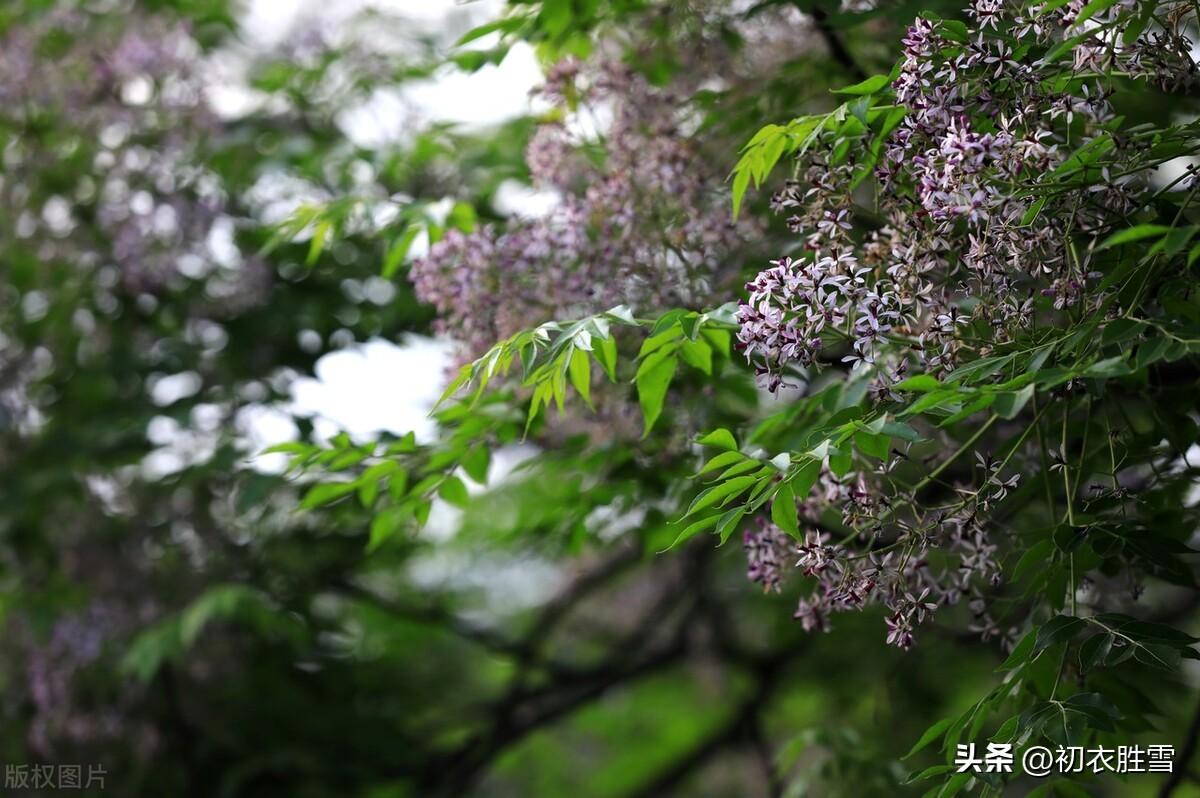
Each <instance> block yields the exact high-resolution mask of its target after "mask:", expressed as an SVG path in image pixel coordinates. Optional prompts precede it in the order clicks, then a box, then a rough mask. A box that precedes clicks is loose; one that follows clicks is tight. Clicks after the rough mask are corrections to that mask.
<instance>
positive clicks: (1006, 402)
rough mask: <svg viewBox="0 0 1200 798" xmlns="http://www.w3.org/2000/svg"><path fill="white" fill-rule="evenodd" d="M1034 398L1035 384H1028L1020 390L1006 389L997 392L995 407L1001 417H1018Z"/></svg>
mask: <svg viewBox="0 0 1200 798" xmlns="http://www.w3.org/2000/svg"><path fill="white" fill-rule="evenodd" d="M1031 398H1033V386H1032V385H1026V386H1025V387H1024V388H1022V389H1021V390H1019V391H1015V392H1014V391H1004V392H1002V393H998V394H996V401H995V403H994V404H993V409H994V410H995V412H996V415H998V416H1000V418H1016V417H1017V416H1018V415H1020V413H1021V410H1022V409H1023V408H1024V407H1025V405H1026V404H1028V403H1029V400H1030V399H1031Z"/></svg>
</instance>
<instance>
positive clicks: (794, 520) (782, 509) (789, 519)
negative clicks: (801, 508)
mask: <svg viewBox="0 0 1200 798" xmlns="http://www.w3.org/2000/svg"><path fill="white" fill-rule="evenodd" d="M771 520H772V521H774V522H775V526H777V527H779V528H780V529H782V530H783V531H784V532H787V533H788V534H789V535H791V536H792V537H794V538H798V537H800V524H799V516H798V514H797V510H796V496H795V494H793V493H792V486H791V485H789V484H788V483H786V482H784V483H783V484H782V485H780V486H779V489H778V490H777V491H775V499H774V500H773V501H772V502H771Z"/></svg>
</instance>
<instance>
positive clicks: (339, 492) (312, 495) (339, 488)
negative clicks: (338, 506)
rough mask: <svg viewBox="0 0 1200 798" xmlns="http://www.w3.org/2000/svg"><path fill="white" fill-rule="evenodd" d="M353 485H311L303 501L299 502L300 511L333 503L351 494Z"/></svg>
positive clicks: (334, 483) (330, 483)
mask: <svg viewBox="0 0 1200 798" xmlns="http://www.w3.org/2000/svg"><path fill="white" fill-rule="evenodd" d="M355 484H356V483H354V482H323V483H321V484H320V485H313V486H312V487H311V488H309V489H308V493H306V494H304V500H303V501H301V502H300V509H301V510H311V509H313V508H315V507H321V506H323V505H326V504H330V503H332V502H335V501H337V500H338V499H340V498H342V497H343V496H346V495H348V494H351V493H353V492H354V490H355Z"/></svg>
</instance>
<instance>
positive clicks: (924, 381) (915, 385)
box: [893, 374, 942, 393]
mask: <svg viewBox="0 0 1200 798" xmlns="http://www.w3.org/2000/svg"><path fill="white" fill-rule="evenodd" d="M941 387H942V384H941V383H940V382H938V381H937V378H936V377H931V376H930V375H928V374H917V375H914V376H912V377H909V378H908V379H906V380H901V381H900V382H899V383H897V384H896V385H895V386H894V387H893V390H897V391H914V392H916V393H927V392H928V391H936V390H937V389H938V388H941Z"/></svg>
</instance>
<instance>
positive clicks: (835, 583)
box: [744, 458, 1016, 649]
mask: <svg viewBox="0 0 1200 798" xmlns="http://www.w3.org/2000/svg"><path fill="white" fill-rule="evenodd" d="M979 469H980V487H978V488H976V489H974V490H971V489H968V488H966V487H961V488H960V489H959V490H958V493H959V495H960V496H961V497H962V499H961V501H960V502H958V503H957V504H956V505H955V506H953V507H950V508H945V509H942V510H939V511H935V512H933V513H929V514H927V515H919V514H917V513H911V512H905V507H906V506H910V505H911V504H912V502H911V501H908V500H909V499H911V497H890V498H888V499H883V498H881V497H878V496H876V495H875V494H874V493H873V492H872V491H871V490H870V489H869V484H868V481H867V478H866V476H865V475H863V474H859V475H856V476H853V477H851V478H849V479H847V480H845V481H843V480H838V479H837V478H835V477H833V476H832V475H830V474H828V473H826V474H822V476H821V478H820V480H819V483H818V485H817V488H816V490H815V491H814V492H813V495H812V496H810V497H808V498H807V499H806V500H805V501H803V502H802V503H801V504H800V507H799V509H800V515H801V518H802V519H804V522H805V523H806V524H807V525H808V526H809V531H808V532H807V533H806V535H805V538H804V542H803V543H800V544H798V545H797V544H795V543H794V542H793V541H791V539H790V538H788V537H787V536H786V535H785V533H784V532H783V531H782V530H780V529H779V528H778V527H776V526H775V525H774V524H771V523H769V522H767V521H765V520H762V519H760V520H758V521H757V522H756V523H757V526H756V528H755V529H753V530H751V531H747V532H746V533H745V542H744V548H745V551H746V557H747V561H748V577H749V579H750V580H751V581H753V582H757V583H760V584H762V585H764V587H766V588H767V589H770V590H774V591H778V590H779V589H780V586H781V584H782V582H783V580H784V579H785V578H786V577H788V576H789V575H792V574H797V573H798V575H800V576H803V577H808V578H810V579H812V580H814V581H815V585H814V587H813V589H812V591H811V592H810V593H809V594H808V595H806V596H804V597H803V598H801V599H800V601H799V603H798V604H797V607H796V611H795V614H794V617H795V618H796V620H798V621H799V622H800V624H801V625H802V626H803V627H804V629H805V630H806V631H814V630H816V631H828V630H829V629H830V628H831V619H832V616H833V615H834V614H836V613H839V612H847V611H854V610H860V609H862V608H863V607H865V606H868V605H871V604H877V605H881V606H883V607H885V608H886V610H887V615H886V625H887V642H888V643H889V644H892V645H896V646H899V647H901V648H905V649H907V648H908V647H910V646H911V645H912V643H913V639H914V630H915V629H916V628H917V627H918V626H920V625H921V624H922V623H923V622H924V621H925V620H926V619H927V618H928V617H929V616H930V615H931V614H932V613H933V612H934V611H936V610H937V609H938V608H940V607H943V606H952V605H957V604H960V603H962V602H964V601H965V602H966V603H967V606H968V607H969V609H970V611H971V614H972V617H973V622H972V625H971V628H972V630H974V631H976V632H978V633H979V634H981V635H982V636H983V637H984V638H985V639H987V638H992V637H996V638H1000V639H1002V640H1003V641H1005V642H1006V643H1007V642H1011V637H1012V635H1013V633H1014V632H1013V630H1011V629H1001V628H1000V626H999V625H998V624H997V623H996V622H995V620H994V619H993V618H992V617H991V615H990V614H989V611H988V602H987V592H986V591H987V590H988V588H990V587H993V586H995V585H996V584H997V583H998V582H999V580H1000V565H999V562H998V560H997V552H998V549H997V546H996V545H995V544H994V543H993V542H992V541H991V540H990V539H989V536H988V533H987V530H986V527H985V525H984V523H983V521H982V518H983V514H984V513H985V512H986V511H987V510H988V509H989V508H990V507H991V505H992V503H994V502H996V501H999V500H1001V499H1003V498H1004V497H1005V495H1007V492H1008V490H1010V489H1011V488H1013V487H1014V486H1015V485H1016V477H1015V476H1014V477H1010V478H1008V479H1002V478H1001V477H1000V473H999V472H1000V470H1001V469H1000V468H999V464H998V463H995V462H993V461H991V460H989V459H986V458H983V459H982V460H981V462H980V463H979ZM830 509H839V510H841V513H842V520H843V523H845V524H846V525H847V526H850V527H851V528H854V529H856V530H864V531H863V532H861V533H855V534H853V535H851V536H850V537H849V538H847V539H844V540H842V541H838V542H835V541H833V540H832V538H831V536H830V533H828V532H823V531H818V529H819V525H820V518H821V517H822V515H824V514H825V513H826V512H827V511H829V510H830ZM863 539H865V540H867V541H868V543H869V545H867V546H866V547H865V548H864V550H862V551H861V552H859V553H855V551H854V550H853V549H852V548H851V546H850V544H851V543H852V542H853V541H855V540H863ZM935 549H936V550H937V551H938V552H939V555H940V556H938V557H934V556H931V554H932V553H933V552H934V550H935ZM935 563H936V565H935Z"/></svg>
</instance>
